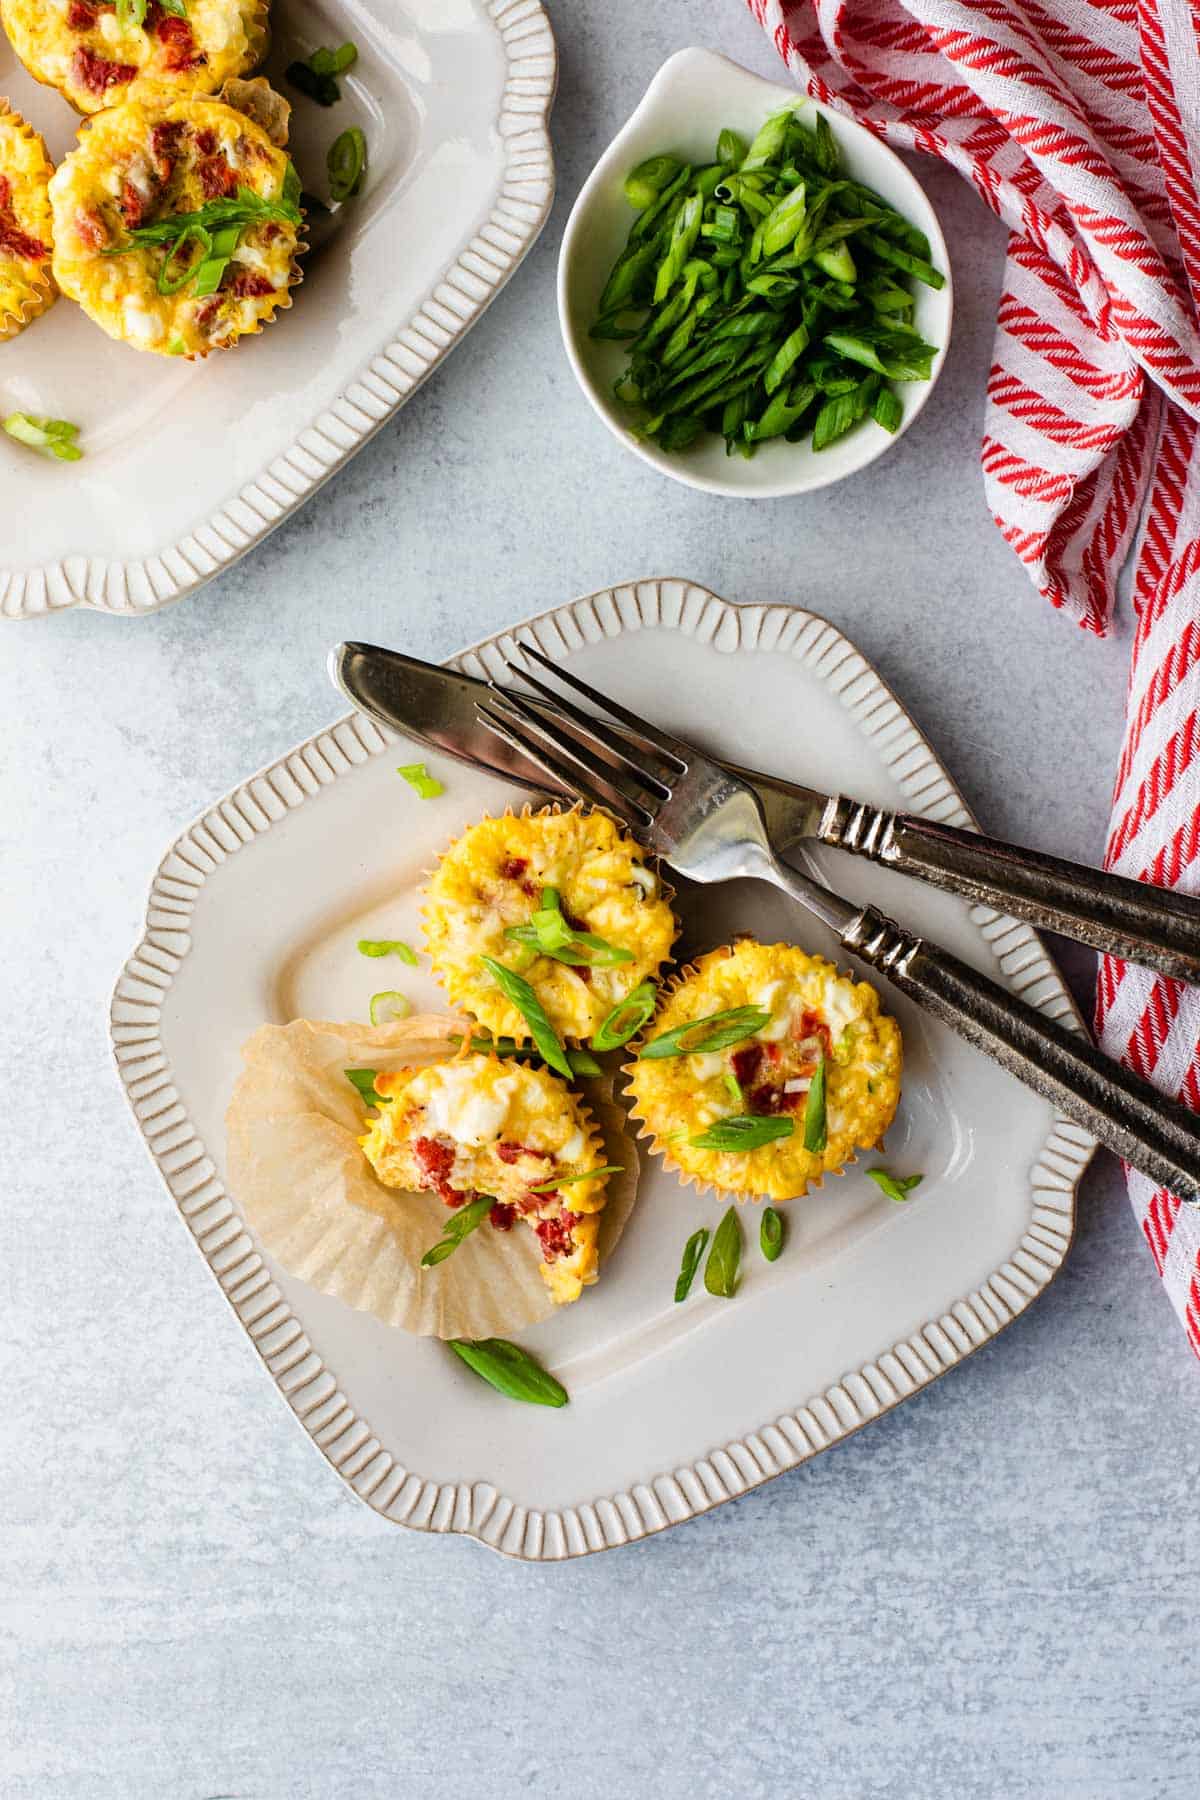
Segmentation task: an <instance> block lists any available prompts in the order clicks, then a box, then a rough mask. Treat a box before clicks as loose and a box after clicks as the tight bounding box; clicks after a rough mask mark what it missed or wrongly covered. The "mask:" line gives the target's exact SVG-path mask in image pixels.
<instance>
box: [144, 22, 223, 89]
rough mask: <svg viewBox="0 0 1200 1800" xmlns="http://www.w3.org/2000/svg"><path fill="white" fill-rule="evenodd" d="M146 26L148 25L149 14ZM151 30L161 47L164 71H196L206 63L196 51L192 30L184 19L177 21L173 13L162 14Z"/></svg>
mask: <svg viewBox="0 0 1200 1800" xmlns="http://www.w3.org/2000/svg"><path fill="white" fill-rule="evenodd" d="M146 24H147V26H149V24H150V16H149V13H147V15H146ZM153 29H154V35H155V36H156V37H157V39H158V41H159V43H160V44H161V45H162V47H163V68H164V69H169V70H170V71H171V72H172V73H173V74H179V73H180V71H181V70H183V69H198V68H200V67H201V66H202V65H203V64H204V63H206V62H207V61H208V58H207V56H205V55H204V54H203V52H202V51H198V50H197V48H196V40H195V38H194V37H193V35H192V28H191V26H190V25H189V24H188V22H187V20H186V19H178V18H176V17H175V15H174V13H162V14H160V16H159V17H158V18H157V19H156V20H155V22H154V28H153Z"/></svg>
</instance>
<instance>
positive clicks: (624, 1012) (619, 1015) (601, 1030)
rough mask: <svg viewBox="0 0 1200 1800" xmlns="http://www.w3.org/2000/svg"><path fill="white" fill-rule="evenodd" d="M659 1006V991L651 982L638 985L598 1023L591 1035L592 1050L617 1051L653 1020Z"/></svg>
mask: <svg viewBox="0 0 1200 1800" xmlns="http://www.w3.org/2000/svg"><path fill="white" fill-rule="evenodd" d="M657 1004H658V989H657V988H656V987H655V985H654V983H653V982H652V981H639V982H638V984H637V986H636V987H635V988H632V989H631V990H630V992H629V993H628V994H626V996H625V998H624V999H623V1000H618V1001H617V1004H616V1005H615V1006H614V1007H613V1009H612V1011H611V1012H610V1013H609V1014H608V1015H607V1017H605V1018H604V1019H602V1020H601V1022H600V1024H599V1025H598V1026H597V1028H596V1030H595V1031H594V1032H593V1033H592V1049H593V1050H619V1049H620V1048H621V1045H622V1044H627V1043H628V1042H629V1040H630V1038H632V1037H636V1036H637V1034H638V1032H639V1031H640V1030H641V1029H642V1027H643V1026H644V1025H645V1024H646V1023H647V1022H648V1021H649V1020H650V1019H652V1018H653V1017H654V1008H655V1007H656V1006H657Z"/></svg>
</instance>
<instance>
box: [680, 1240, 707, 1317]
mask: <svg viewBox="0 0 1200 1800" xmlns="http://www.w3.org/2000/svg"><path fill="white" fill-rule="evenodd" d="M707 1243H708V1229H707V1227H706V1226H704V1225H702V1226H701V1227H700V1229H699V1231H693V1233H692V1235H691V1237H690V1238H689V1239H688V1241H687V1243H686V1244H685V1245H684V1246H683V1260H682V1261H681V1263H680V1265H679V1274H678V1275H677V1276H676V1278H675V1304H676V1306H678V1305H679V1303H680V1301H681V1300H686V1299H687V1297H688V1295H689V1294H690V1293H691V1291H692V1283H693V1281H695V1279H696V1270H697V1269H698V1268H699V1267H700V1258H701V1257H702V1256H703V1255H704V1248H705V1245H706V1244H707Z"/></svg>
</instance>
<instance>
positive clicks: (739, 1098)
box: [723, 1069, 746, 1112]
mask: <svg viewBox="0 0 1200 1800" xmlns="http://www.w3.org/2000/svg"><path fill="white" fill-rule="evenodd" d="M723 1080H724V1082H725V1087H726V1091H727V1092H728V1094H729V1098H730V1099H731V1100H732V1101H733V1104H734V1105H735V1106H736V1107H737V1109H738V1111H739V1112H745V1110H746V1096H745V1094H744V1093H743V1091H742V1084H741V1082H740V1081H739V1080H738V1078H737V1076H736V1075H735V1074H734V1073H733V1070H732V1069H727V1070H726V1072H725V1075H724V1077H723Z"/></svg>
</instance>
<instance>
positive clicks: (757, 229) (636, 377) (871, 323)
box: [558, 49, 952, 499]
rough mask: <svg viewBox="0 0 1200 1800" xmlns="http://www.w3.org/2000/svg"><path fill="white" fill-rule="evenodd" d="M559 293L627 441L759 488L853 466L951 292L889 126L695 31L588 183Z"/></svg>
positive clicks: (576, 345) (571, 332)
mask: <svg viewBox="0 0 1200 1800" xmlns="http://www.w3.org/2000/svg"><path fill="white" fill-rule="evenodd" d="M558 305H559V318H560V322H561V325H562V332H563V341H564V343H565V345H566V350H567V355H568V357H569V359H570V362H571V366H572V368H573V369H574V371H575V374H576V376H577V378H578V380H579V383H580V386H581V387H582V388H583V391H584V393H585V394H586V395H587V397H588V399H589V400H590V401H591V404H592V406H593V407H594V408H595V410H596V412H597V413H598V414H599V415H600V417H601V418H602V419H603V420H604V423H605V424H606V425H607V426H608V427H609V429H610V430H611V431H612V432H614V433H615V435H616V436H617V437H619V438H620V440H621V441H622V443H624V444H625V445H626V447H627V448H628V449H630V450H632V451H633V452H634V454H635V455H637V456H640V457H641V458H642V460H643V461H644V462H648V463H651V464H652V465H653V466H654V467H655V468H657V469H660V470H662V472H663V473H664V474H665V475H670V476H672V477H673V478H674V479H675V480H677V481H682V482H684V483H686V484H687V485H688V486H690V487H695V488H701V489H704V490H706V491H707V492H709V493H718V494H726V495H730V496H733V497H738V498H746V499H769V498H776V497H779V496H783V495H791V494H802V493H807V492H808V491H810V490H812V489H815V488H820V487H826V486H828V485H829V484H830V483H831V482H834V481H840V480H842V479H843V477H845V476H847V475H852V474H854V473H855V472H856V471H857V470H859V469H863V468H865V467H866V466H867V464H868V463H872V462H874V461H875V459H876V457H878V456H880V455H882V453H883V452H884V450H886V449H887V447H888V446H889V444H891V443H892V441H893V440H894V439H895V438H897V437H899V436H900V434H901V433H902V432H903V431H905V430H906V429H907V428H908V426H909V425H911V424H912V422H913V420H914V419H915V418H916V416H917V414H918V413H919V412H920V410H921V408H922V406H923V405H924V404H925V402H926V400H927V399H928V398H929V395H930V393H931V392H932V389H933V384H934V382H935V381H936V380H937V378H938V375H939V373H940V372H941V368H942V364H943V362H944V361H945V356H946V349H947V345H948V344H949V340H950V324H951V315H952V291H951V283H950V267H949V261H948V258H947V255H946V245H945V241H944V239H943V237H942V233H941V230H940V228H939V226H938V222H937V218H936V216H935V214H934V211H933V208H932V206H931V205H930V203H929V201H928V199H927V198H926V196H925V193H924V191H923V190H922V188H921V186H920V184H919V183H918V181H917V180H916V178H915V176H913V175H912V174H911V173H910V171H909V170H908V169H907V168H906V167H905V165H904V163H903V162H901V160H900V158H899V157H898V156H896V155H895V153H894V152H893V151H892V150H890V149H889V148H888V147H887V145H886V144H883V143H881V142H880V141H879V139H877V138H876V137H875V136H874V135H873V134H872V133H871V132H869V131H867V130H866V129H865V128H864V127H863V126H861V125H858V124H856V123H855V122H854V121H853V120H850V119H846V118H843V117H842V116H841V115H840V114H837V113H834V112H832V111H831V110H829V109H827V108H824V107H822V106H819V105H817V104H816V103H815V102H813V101H808V100H805V99H803V98H802V97H801V96H799V95H797V94H796V93H795V91H794V90H792V89H789V88H783V87H778V86H776V85H775V84H774V83H772V82H769V81H764V80H762V79H761V78H760V77H759V76H757V75H752V74H750V73H749V72H748V71H747V70H745V69H741V68H739V67H738V66H737V64H735V63H731V62H729V61H728V60H727V59H726V58H725V57H723V56H718V55H716V54H715V53H713V52H711V51H708V50H697V49H692V50H683V51H680V52H679V53H678V54H677V55H675V56H673V57H671V58H670V60H669V61H668V62H667V63H665V64H664V66H663V68H662V69H660V71H659V73H658V74H657V76H656V77H655V79H654V81H653V82H652V83H651V85H650V88H649V90H648V91H647V93H646V96H645V98H644V99H643V101H642V103H641V105H640V106H639V107H638V109H637V111H636V112H635V113H634V115H633V117H632V118H631V119H630V121H629V123H628V124H627V125H626V126H625V128H624V130H623V131H621V132H620V133H619V134H618V136H617V137H616V138H615V139H614V141H613V143H612V144H611V145H610V146H609V148H608V150H607V151H606V152H605V154H604V155H603V156H602V157H601V159H600V161H599V163H598V164H597V165H596V168H595V169H594V170H593V172H592V174H591V176H590V177H589V179H588V181H587V183H586V185H585V186H584V188H583V190H582V192H581V193H580V195H579V198H578V200H577V201H576V203H575V206H574V209H573V210H572V213H571V217H570V219H569V221H568V223H567V229H566V232H565V234H564V237H563V245H562V250H561V253H560V257H559V265H558Z"/></svg>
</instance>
